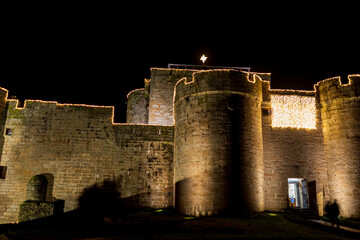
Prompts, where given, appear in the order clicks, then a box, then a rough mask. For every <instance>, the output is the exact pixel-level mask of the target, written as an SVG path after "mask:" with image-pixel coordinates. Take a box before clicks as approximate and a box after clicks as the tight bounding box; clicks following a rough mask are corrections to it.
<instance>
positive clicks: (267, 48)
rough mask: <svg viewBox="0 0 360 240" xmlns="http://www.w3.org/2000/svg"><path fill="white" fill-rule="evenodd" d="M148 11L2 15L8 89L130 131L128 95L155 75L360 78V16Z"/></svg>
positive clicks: (66, 9) (3, 79) (27, 10)
mask: <svg viewBox="0 0 360 240" xmlns="http://www.w3.org/2000/svg"><path fill="white" fill-rule="evenodd" d="M139 5H140V2H138V3H132V4H126V6H125V5H101V6H99V5H88V4H85V3H84V4H82V5H81V4H78V5H76V6H75V5H69V6H68V5H61V6H60V5H51V6H50V5H49V6H44V5H38V6H34V5H29V6H24V5H17V6H12V7H8V8H7V7H5V8H2V10H1V11H2V16H3V17H2V18H3V21H2V23H1V29H2V31H1V35H2V41H3V44H2V47H1V59H2V64H1V75H0V87H4V88H7V89H8V90H9V91H10V95H14V96H17V98H19V99H20V100H24V99H41V100H54V101H58V102H61V103H65V102H69V103H85V104H96V105H114V106H115V108H116V111H115V112H116V115H117V121H118V122H123V121H124V119H125V118H124V114H123V113H124V112H125V108H126V105H125V102H126V94H127V93H128V92H129V91H131V90H132V89H135V88H141V87H143V79H144V78H148V77H149V76H150V68H151V67H167V64H168V63H182V64H200V63H201V62H200V60H199V58H200V56H201V55H202V54H205V55H207V56H208V61H207V63H208V64H209V65H217V66H219V65H220V66H222V65H224V66H249V67H251V68H252V71H255V72H271V73H272V82H271V87H272V88H274V89H277V88H290V89H304V90H312V89H313V84H314V83H316V82H317V81H321V80H323V79H325V78H328V77H333V76H339V75H340V76H342V77H343V78H345V77H346V76H347V74H354V73H360V64H359V62H360V61H359V55H360V47H359V40H358V23H359V21H358V18H357V19H355V18H356V16H357V15H356V14H357V13H356V7H354V8H352V6H345V7H344V6H341V7H340V6H337V5H334V6H324V5H321V6H320V7H317V8H316V9H314V7H310V6H308V5H299V4H298V5H296V4H295V5H293V6H273V5H271V6H262V7H261V8H260V7H259V6H245V5H242V4H241V6H233V5H229V4H226V3H220V2H218V3H217V4H213V5H212V6H209V5H208V4H207V5H206V6H203V5H199V6H198V7H189V6H190V5H187V4H185V3H184V2H182V3H181V4H180V3H177V4H174V5H171V6H170V5H164V4H157V5H156V4H148V5H147V6H144V5H143V4H141V8H140V6H139ZM191 6H192V5H191ZM279 7H281V9H280V8H279ZM276 8H277V9H279V10H277V11H275V10H272V9H276ZM343 81H345V82H346V81H347V80H343Z"/></svg>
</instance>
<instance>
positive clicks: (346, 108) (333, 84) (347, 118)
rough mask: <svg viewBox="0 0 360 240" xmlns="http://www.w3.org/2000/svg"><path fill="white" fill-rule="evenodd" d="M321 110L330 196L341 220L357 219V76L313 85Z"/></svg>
mask: <svg viewBox="0 0 360 240" xmlns="http://www.w3.org/2000/svg"><path fill="white" fill-rule="evenodd" d="M316 90H317V93H318V94H317V98H318V102H319V105H320V108H321V119H322V127H323V132H324V143H325V153H326V159H327V164H328V166H327V167H328V178H329V187H330V195H331V198H332V199H337V201H338V203H339V206H340V214H341V215H342V216H343V217H352V218H360V75H350V76H349V84H344V85H341V81H340V77H336V78H331V79H326V80H324V81H322V82H319V83H318V84H317V85H316Z"/></svg>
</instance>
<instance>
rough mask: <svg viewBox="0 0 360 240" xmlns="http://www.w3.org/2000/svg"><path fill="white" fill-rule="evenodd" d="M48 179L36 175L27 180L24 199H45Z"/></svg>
mask: <svg viewBox="0 0 360 240" xmlns="http://www.w3.org/2000/svg"><path fill="white" fill-rule="evenodd" d="M47 185H48V181H47V179H46V177H45V176H43V175H36V176H34V177H32V178H31V179H30V180H29V183H28V185H27V193H26V199H27V200H31V201H39V202H42V201H45V199H46V190H47Z"/></svg>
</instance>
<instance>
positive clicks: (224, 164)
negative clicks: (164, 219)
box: [174, 70, 264, 216]
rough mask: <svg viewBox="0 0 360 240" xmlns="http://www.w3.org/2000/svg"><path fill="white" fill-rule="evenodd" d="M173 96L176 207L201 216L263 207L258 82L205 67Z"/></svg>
mask: <svg viewBox="0 0 360 240" xmlns="http://www.w3.org/2000/svg"><path fill="white" fill-rule="evenodd" d="M190 80H191V79H186V80H185V79H184V80H182V82H179V83H178V84H177V86H176V95H175V104H174V105H175V155H174V156H175V160H174V161H175V167H174V168H175V169H174V171H175V188H176V202H175V204H176V208H177V209H178V210H179V211H180V212H181V213H184V214H188V215H195V216H206V215H212V214H216V213H220V212H232V213H235V212H236V213H240V214H249V213H251V212H254V211H257V212H259V211H263V210H264V194H263V187H264V185H263V184H264V183H263V177H264V172H263V171H264V169H263V167H264V166H263V161H262V150H263V149H262V136H261V109H260V105H261V100H262V97H261V93H262V88H261V81H260V79H258V78H256V82H255V83H252V82H249V81H248V75H247V74H245V73H241V72H235V71H228V70H222V71H220V70H219V71H210V72H207V71H204V72H199V73H195V74H194V78H193V79H192V81H191V82H190Z"/></svg>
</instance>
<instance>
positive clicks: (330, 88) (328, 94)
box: [314, 74, 360, 102]
mask: <svg viewBox="0 0 360 240" xmlns="http://www.w3.org/2000/svg"><path fill="white" fill-rule="evenodd" d="M314 88H315V91H316V92H317V95H318V96H319V100H320V101H321V102H328V101H330V100H333V99H337V98H349V97H358V96H360V74H352V75H349V76H348V83H346V84H343V83H342V82H341V77H333V78H328V79H325V80H323V81H321V82H318V83H317V84H315V85H314Z"/></svg>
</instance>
